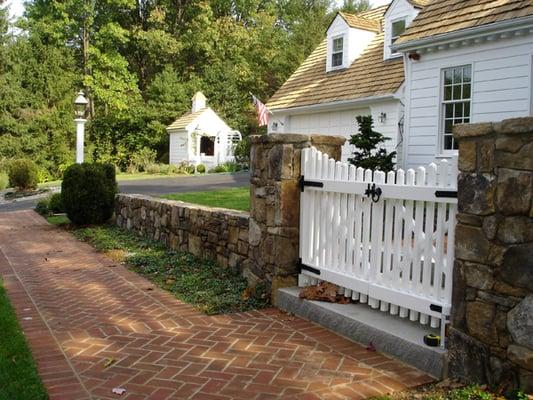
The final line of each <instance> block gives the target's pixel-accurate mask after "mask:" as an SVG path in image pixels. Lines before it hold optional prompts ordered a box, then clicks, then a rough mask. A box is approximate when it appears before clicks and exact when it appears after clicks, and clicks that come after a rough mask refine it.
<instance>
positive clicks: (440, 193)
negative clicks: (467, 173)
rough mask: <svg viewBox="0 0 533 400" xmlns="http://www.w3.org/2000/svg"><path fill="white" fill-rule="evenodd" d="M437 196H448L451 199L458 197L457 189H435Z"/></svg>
mask: <svg viewBox="0 0 533 400" xmlns="http://www.w3.org/2000/svg"><path fill="white" fill-rule="evenodd" d="M435 197H447V198H450V199H456V198H457V190H437V191H435Z"/></svg>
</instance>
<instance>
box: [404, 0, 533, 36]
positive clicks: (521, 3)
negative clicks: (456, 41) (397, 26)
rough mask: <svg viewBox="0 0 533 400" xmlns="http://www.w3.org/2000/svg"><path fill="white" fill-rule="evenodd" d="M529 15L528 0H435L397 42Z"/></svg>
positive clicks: (531, 5) (532, 12)
mask: <svg viewBox="0 0 533 400" xmlns="http://www.w3.org/2000/svg"><path fill="white" fill-rule="evenodd" d="M529 15H533V2H531V0H497V1H495V0H435V1H432V2H430V4H428V5H427V6H426V7H425V8H424V9H423V10H422V11H421V12H420V13H419V14H418V16H417V17H416V18H415V20H414V21H413V23H412V24H411V25H410V26H409V28H408V29H407V30H406V31H405V33H404V34H403V35H402V36H401V37H400V39H398V41H397V43H398V44H402V43H406V42H409V41H414V40H418V39H424V38H428V37H432V36H437V35H443V34H447V33H451V32H455V31H460V30H463V29H467V28H474V27H477V26H481V25H488V24H491V23H495V22H501V21H505V20H510V19H514V18H520V17H525V16H529Z"/></svg>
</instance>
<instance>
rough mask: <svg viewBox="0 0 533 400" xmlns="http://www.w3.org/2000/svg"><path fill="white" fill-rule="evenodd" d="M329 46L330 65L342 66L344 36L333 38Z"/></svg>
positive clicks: (334, 66) (333, 66)
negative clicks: (330, 49)
mask: <svg viewBox="0 0 533 400" xmlns="http://www.w3.org/2000/svg"><path fill="white" fill-rule="evenodd" d="M331 48H332V51H331V67H332V68H340V67H342V65H343V60H344V37H342V36H340V37H337V38H334V39H333V43H332V46H331Z"/></svg>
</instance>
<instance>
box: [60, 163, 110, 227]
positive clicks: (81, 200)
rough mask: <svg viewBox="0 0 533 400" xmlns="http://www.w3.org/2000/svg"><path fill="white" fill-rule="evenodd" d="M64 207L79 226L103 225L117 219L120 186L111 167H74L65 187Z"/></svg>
mask: <svg viewBox="0 0 533 400" xmlns="http://www.w3.org/2000/svg"><path fill="white" fill-rule="evenodd" d="M61 193H62V200H63V207H64V209H65V212H66V213H67V216H68V218H69V219H70V220H71V221H72V222H73V223H75V224H77V225H88V224H100V223H103V222H106V221H107V220H108V219H109V218H111V216H112V215H113V209H114V202H115V194H116V193H117V182H116V179H115V167H114V166H113V165H111V164H99V163H93V164H89V163H84V164H73V165H71V166H70V167H69V168H67V170H66V171H65V174H64V176H63V182H62V184H61Z"/></svg>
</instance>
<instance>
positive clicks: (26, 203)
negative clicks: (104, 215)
mask: <svg viewBox="0 0 533 400" xmlns="http://www.w3.org/2000/svg"><path fill="white" fill-rule="evenodd" d="M249 183H250V174H249V173H248V172H239V173H235V174H210V175H199V176H193V175H189V176H179V177H172V178H170V177H161V178H156V179H136V180H124V181H119V182H118V189H119V192H121V193H129V194H132V193H136V194H145V195H151V196H160V195H163V194H168V193H178V192H203V191H207V190H217V189H225V188H232V187H241V186H247V185H248V184H249ZM38 201H39V199H31V200H19V201H17V202H14V203H8V204H0V212H3V211H17V210H28V209H31V208H33V207H35V204H37V202H38Z"/></svg>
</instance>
